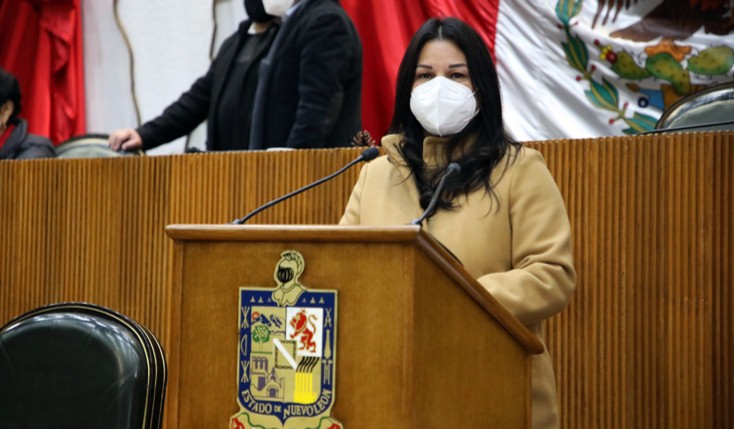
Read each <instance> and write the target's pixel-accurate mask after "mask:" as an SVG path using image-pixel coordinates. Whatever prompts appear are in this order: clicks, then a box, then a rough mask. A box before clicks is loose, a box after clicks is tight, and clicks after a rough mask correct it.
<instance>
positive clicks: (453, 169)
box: [410, 162, 461, 225]
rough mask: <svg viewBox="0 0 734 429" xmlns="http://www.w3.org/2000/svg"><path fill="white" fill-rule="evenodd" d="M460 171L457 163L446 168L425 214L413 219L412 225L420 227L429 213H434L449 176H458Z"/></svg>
mask: <svg viewBox="0 0 734 429" xmlns="http://www.w3.org/2000/svg"><path fill="white" fill-rule="evenodd" d="M460 171H461V166H460V165H459V164H458V163H456V162H452V163H451V164H449V165H448V167H446V172H445V173H443V176H442V177H441V180H439V181H438V186H436V190H435V191H434V192H433V196H432V197H431V201H430V202H429V203H428V207H426V210H425V211H424V212H423V214H422V215H421V217H419V218H416V219H413V221H412V222H411V223H410V224H411V225H420V224H421V222H423V221H424V220H425V219H426V218H427V217H428V214H429V213H433V209H434V208H435V207H436V204H438V198H439V197H440V196H441V191H442V190H443V185H444V183H446V179H447V178H448V177H449V176H452V175H454V174H458V173H459V172H460Z"/></svg>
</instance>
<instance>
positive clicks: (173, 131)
mask: <svg viewBox="0 0 734 429" xmlns="http://www.w3.org/2000/svg"><path fill="white" fill-rule="evenodd" d="M236 41H237V38H236V33H235V35H233V36H231V37H230V38H228V39H227V40H225V41H224V43H223V44H222V47H221V48H220V50H219V54H217V56H216V58H215V59H214V61H212V63H211V65H210V66H209V70H208V71H207V72H206V74H205V75H203V76H201V77H199V78H198V79H197V80H196V81H195V82H194V83H193V84H192V85H191V88H189V90H188V91H186V92H184V93H183V94H181V96H180V97H179V98H178V100H176V101H175V102H173V103H172V104H171V105H169V106H168V107H166V109H165V110H164V111H163V113H161V115H160V116H158V117H156V118H155V119H152V120H150V121H148V122H146V123H145V124H143V125H141V126H140V127H138V129H137V130H136V131H137V132H138V134H140V138H141V139H142V140H143V148H144V149H152V148H154V147H157V146H160V145H162V144H164V143H168V142H170V141H173V140H175V139H177V138H179V137H183V136H185V135H187V134H189V133H191V132H192V131H194V129H196V127H198V126H199V124H201V123H202V122H204V120H206V118H207V115H208V114H209V105H210V103H211V100H212V91H213V88H214V79H215V73H214V70H217V67H218V64H219V62H221V61H222V59H221V58H222V56H223V53H224V52H228V50H231V49H234V48H235V47H236Z"/></svg>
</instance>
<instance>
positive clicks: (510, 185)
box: [340, 135, 576, 429]
mask: <svg viewBox="0 0 734 429" xmlns="http://www.w3.org/2000/svg"><path fill="white" fill-rule="evenodd" d="M399 139H400V137H399V136H397V135H390V136H386V137H385V138H384V139H383V141H382V146H383V148H384V149H385V151H386V152H387V155H386V156H383V157H380V158H378V159H376V160H374V161H372V162H371V163H369V164H366V165H365V166H364V167H363V168H362V171H361V173H360V175H359V180H358V182H357V184H356V185H355V187H354V190H353V191H352V195H351V197H350V199H349V203H348V204H347V208H346V210H345V213H344V215H343V217H342V219H341V221H340V224H342V225H398V224H408V223H410V222H411V221H412V220H413V219H415V218H418V217H420V215H421V213H422V209H421V207H420V205H419V203H418V190H417V188H416V185H415V182H414V180H413V178H412V177H410V171H409V169H408V167H407V166H406V165H405V163H404V161H403V160H402V158H401V157H400V155H399V154H398V151H397V144H398V143H399ZM444 142H445V139H441V138H436V137H429V138H427V139H426V140H425V141H424V144H423V148H424V150H423V153H424V160H425V161H426V164H427V165H428V167H436V166H445V165H446V164H447V162H446V160H443V159H441V158H442V155H441V154H442V151H441V145H442V144H444ZM513 153H515V152H513ZM498 165H499V166H498V167H497V168H495V171H494V173H493V174H492V183H494V184H495V188H494V189H495V193H496V195H497V198H496V199H491V198H490V197H489V195H487V193H486V192H485V191H484V189H482V190H479V191H475V192H473V193H471V194H470V195H468V196H465V197H461V198H460V199H459V200H458V203H459V204H460V205H461V207H460V208H458V209H456V210H453V211H445V210H439V211H438V212H437V213H436V214H435V215H434V216H433V217H431V218H429V219H428V220H427V221H426V222H424V224H423V226H424V228H425V229H426V230H427V231H428V232H430V233H431V234H432V235H433V236H434V237H436V238H437V239H438V240H439V241H440V242H442V243H443V244H444V245H445V246H446V247H448V249H449V250H451V252H453V253H454V254H455V255H456V256H457V257H458V258H459V260H460V261H461V262H462V263H463V265H464V267H465V268H466V269H467V271H468V272H469V273H471V274H472V275H474V276H475V277H476V278H477V279H478V280H479V283H481V284H482V285H483V286H484V287H485V288H487V290H488V291H489V292H490V293H492V295H493V296H494V297H495V298H496V299H497V301H499V302H500V303H501V304H502V305H504V306H505V307H506V308H507V309H508V310H509V311H510V312H511V313H512V314H514V315H515V317H517V318H518V319H519V320H520V321H521V322H522V323H523V324H525V325H526V326H527V327H528V328H529V329H530V330H532V331H533V332H534V333H535V335H537V336H538V338H539V339H540V340H541V342H543V344H545V341H544V340H545V338H544V332H543V325H542V322H543V321H544V320H546V319H547V318H549V317H551V316H553V315H554V314H556V313H558V312H559V311H561V310H562V309H563V308H564V307H565V306H566V304H567V303H568V301H569V299H570V297H571V294H572V292H573V290H574V288H575V281H576V273H575V271H574V268H573V260H572V252H571V228H570V225H569V221H568V215H567V213H566V209H565V207H564V203H563V199H562V198H561V194H560V192H559V191H558V188H557V187H556V184H555V182H554V181H553V178H552V177H551V175H550V172H549V171H548V168H547V167H546V165H545V161H544V160H543V157H542V155H541V154H540V153H539V152H537V151H536V150H533V149H530V148H523V149H521V150H520V152H519V154H518V156H517V158H516V159H515V161H514V162H513V163H512V164H510V165H509V166H508V167H507V168H506V169H504V168H502V167H503V166H504V165H505V161H504V160H502V161H500V163H499V164H498ZM503 170H504V174H502V173H503ZM487 370H488V371H491V370H492V369H491V368H487ZM532 380H533V381H532V392H533V397H532V413H533V417H532V422H533V428H535V429H539V428H557V427H559V419H558V405H557V399H556V384H555V378H554V374H553V367H552V365H551V359H550V356H549V355H548V352H547V350H546V351H545V352H544V353H543V354H541V355H537V356H535V357H534V358H533V374H532Z"/></svg>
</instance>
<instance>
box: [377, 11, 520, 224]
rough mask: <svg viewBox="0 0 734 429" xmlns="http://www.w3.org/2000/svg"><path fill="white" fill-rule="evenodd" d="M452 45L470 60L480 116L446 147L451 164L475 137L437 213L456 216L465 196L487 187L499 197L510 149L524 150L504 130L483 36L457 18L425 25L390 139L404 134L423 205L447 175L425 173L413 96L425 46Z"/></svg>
mask: <svg viewBox="0 0 734 429" xmlns="http://www.w3.org/2000/svg"><path fill="white" fill-rule="evenodd" d="M436 39H439V40H448V41H451V42H453V43H454V44H456V46H458V48H459V49H460V50H461V51H462V52H463V53H464V55H465V56H466V61H467V67H468V69H469V77H470V79H471V81H472V84H473V85H474V89H475V91H476V97H477V104H478V108H479V113H478V114H477V116H475V117H474V119H473V120H472V121H471V122H470V123H469V124H468V125H467V126H466V128H464V130H462V131H461V132H460V133H458V134H456V135H454V136H451V137H450V138H449V141H448V143H447V144H446V148H445V154H446V159H451V158H450V155H451V154H453V153H454V152H455V150H456V148H457V147H459V146H461V145H462V144H463V143H464V141H465V140H466V139H467V138H468V137H470V136H476V142H475V144H474V145H473V146H472V147H471V149H470V150H469V151H466V152H464V154H463V155H462V156H461V157H460V158H459V159H453V160H452V161H454V162H458V163H459V165H461V172H460V173H459V174H458V175H454V176H452V177H450V178H448V179H447V180H446V183H445V184H444V191H443V192H442V194H441V196H440V199H439V200H438V205H437V206H438V207H440V208H442V209H445V210H451V209H453V208H455V207H456V204H455V203H454V202H453V201H454V200H455V198H456V197H457V196H459V195H462V194H468V193H470V192H471V191H474V190H477V189H479V188H482V187H484V188H485V189H486V190H487V193H488V194H490V195H494V193H493V190H492V186H493V184H492V183H491V182H490V175H491V174H492V171H493V170H494V168H495V167H497V164H498V163H499V162H500V160H501V159H502V158H503V157H504V156H505V153H506V152H507V150H508V147H509V146H515V147H517V148H519V147H520V146H521V144H520V143H517V142H515V141H513V140H512V139H510V138H509V137H508V136H506V135H505V131H504V128H503V125H502V103H501V101H500V88H499V80H498V78H497V71H496V70H495V68H494V63H493V61H492V58H491V56H490V54H489V49H488V48H487V45H486V44H485V43H484V41H483V40H482V38H481V36H480V35H479V34H478V33H477V32H476V31H474V29H473V28H471V27H470V26H469V25H468V24H466V23H465V22H463V21H461V20H459V19H457V18H451V17H449V18H443V19H439V18H432V19H430V20H428V21H426V22H425V23H424V24H423V25H422V26H421V28H420V29H419V30H418V32H417V33H416V34H415V35H414V36H413V39H412V40H411V41H410V44H409V45H408V48H407V50H406V51H405V55H404V56H403V60H402V62H401V63H400V69H399V70H398V77H397V88H396V96H395V112H394V114H393V117H392V122H391V123H390V129H389V131H388V132H389V133H390V134H402V135H403V139H402V142H401V153H402V156H403V158H404V159H405V161H406V162H407V164H408V166H409V167H410V169H411V171H412V173H413V177H414V179H415V181H416V185H417V186H418V191H419V193H420V195H421V198H420V203H421V207H423V208H424V209H425V208H426V207H427V206H428V202H429V201H430V199H431V197H432V195H433V190H434V189H435V186H436V184H437V183H438V180H439V179H440V177H441V175H442V174H443V171H441V169H439V171H432V172H428V171H426V168H425V164H424V162H423V138H424V137H425V131H424V130H423V127H422V126H421V124H420V123H419V122H418V120H417V119H416V118H415V116H414V115H413V113H412V112H411V111H410V94H411V91H412V88H413V81H414V79H415V73H416V66H417V65H418V58H419V56H420V54H421V51H422V50H423V46H424V45H425V44H426V43H427V42H430V41H432V40H436Z"/></svg>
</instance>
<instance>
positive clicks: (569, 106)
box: [342, 0, 734, 141]
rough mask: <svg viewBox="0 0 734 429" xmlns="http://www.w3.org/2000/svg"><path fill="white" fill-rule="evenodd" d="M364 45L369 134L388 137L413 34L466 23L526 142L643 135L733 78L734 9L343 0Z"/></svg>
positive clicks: (632, 2) (625, 2) (725, 4)
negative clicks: (681, 102) (678, 105)
mask: <svg viewBox="0 0 734 429" xmlns="http://www.w3.org/2000/svg"><path fill="white" fill-rule="evenodd" d="M342 5H343V6H344V7H345V9H346V10H347V12H348V13H349V14H350V16H351V17H352V19H353V20H354V21H355V24H356V25H357V28H358V30H359V32H360V35H361V37H362V43H363V45H364V54H365V57H364V75H365V79H364V88H363V97H364V102H363V106H364V109H363V119H364V121H363V122H364V127H365V128H366V129H368V130H369V131H370V132H371V133H372V134H373V135H375V136H381V135H382V134H384V132H385V131H386V130H387V127H388V125H389V122H390V118H391V114H392V103H393V99H394V82H395V76H396V74H397V69H398V66H399V64H400V60H401V58H402V55H403V53H404V50H405V47H406V46H407V45H408V42H409V41H410V38H411V36H412V35H413V33H414V32H415V31H416V30H417V29H418V27H420V25H421V24H422V23H423V22H424V21H425V20H426V19H428V18H430V17H434V16H438V17H441V16H455V17H458V18H460V19H462V20H464V21H466V22H467V23H468V24H470V25H471V26H472V27H474V28H475V29H476V30H477V31H478V32H479V33H480V34H481V35H482V36H483V37H484V39H485V40H486V42H487V45H488V46H489V48H490V50H491V52H492V54H493V57H494V59H495V62H496V66H497V69H498V73H499V76H500V84H501V90H502V96H503V110H504V117H505V127H506V129H507V130H508V131H509V133H510V134H511V135H512V136H513V137H514V138H515V139H516V140H520V141H527V140H546V139H556V138H581V137H598V136H609V135H624V134H637V133H641V132H645V131H648V130H651V129H653V128H654V127H655V123H656V122H657V120H658V119H659V117H660V115H661V114H662V112H663V111H664V109H665V108H666V107H668V106H670V105H671V104H673V103H674V102H675V101H677V100H678V99H680V98H682V97H684V96H686V95H688V94H690V93H692V92H695V91H697V90H700V89H702V88H704V87H706V86H710V85H713V84H716V83H720V82H722V81H730V80H732V68H733V66H734V50H733V49H732V47H734V32H732V29H733V28H734V20H733V19H732V14H731V10H730V8H731V2H729V1H728V0H678V1H661V0H647V1H642V0H639V1H637V0H606V1H595V0H586V1H583V0H411V1H396V0H369V1H368V0H342Z"/></svg>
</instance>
